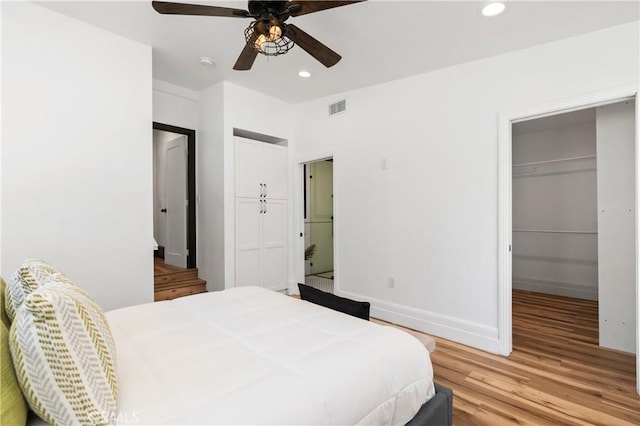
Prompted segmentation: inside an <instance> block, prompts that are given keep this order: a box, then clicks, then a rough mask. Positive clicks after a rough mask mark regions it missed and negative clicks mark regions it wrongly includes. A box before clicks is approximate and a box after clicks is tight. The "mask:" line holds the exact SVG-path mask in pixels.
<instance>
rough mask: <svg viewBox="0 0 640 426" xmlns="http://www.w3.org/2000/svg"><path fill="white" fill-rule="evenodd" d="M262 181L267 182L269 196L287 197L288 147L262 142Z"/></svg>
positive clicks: (282, 198)
mask: <svg viewBox="0 0 640 426" xmlns="http://www.w3.org/2000/svg"><path fill="white" fill-rule="evenodd" d="M262 145H263V146H262V183H264V184H266V185H267V186H266V193H267V198H278V199H281V200H284V199H286V198H287V171H288V167H287V160H288V154H287V148H286V147H283V146H279V145H270V144H266V143H263V144H262Z"/></svg>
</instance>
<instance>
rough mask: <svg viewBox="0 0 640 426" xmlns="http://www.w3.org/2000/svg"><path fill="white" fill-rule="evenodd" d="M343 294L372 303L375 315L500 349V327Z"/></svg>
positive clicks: (495, 350) (491, 349) (480, 346)
mask: <svg viewBox="0 0 640 426" xmlns="http://www.w3.org/2000/svg"><path fill="white" fill-rule="evenodd" d="M337 294H338V295H339V296H342V297H348V298H349V299H354V300H363V301H367V302H369V303H371V316H372V317H375V318H379V319H381V320H384V321H388V322H391V323H394V324H398V325H401V326H404V327H407V328H412V329H414V330H418V331H422V332H423V333H427V334H431V335H434V336H438V337H442V338H445V339H449V340H453V341H455V342H458V343H462V344H464V345H468V346H473V347H474V348H478V349H482V350H485V351H487V352H492V353H496V354H497V353H499V345H498V328H497V327H489V326H487V325H484V324H478V323H475V322H472V321H467V320H463V319H459V318H453V317H450V316H447V315H442V314H438V313H435V312H429V311H425V310H422V309H416V308H412V307H409V306H405V305H399V304H396V303H390V302H385V301H383V300H379V299H373V298H371V297H366V296H363V295H360V294H355V293H350V292H346V291H339V290H338V293H337ZM436 350H437V346H436Z"/></svg>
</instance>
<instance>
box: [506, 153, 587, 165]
mask: <svg viewBox="0 0 640 426" xmlns="http://www.w3.org/2000/svg"><path fill="white" fill-rule="evenodd" d="M592 158H596V156H595V155H584V156H582V157H568V158H558V159H555V160H544V161H533V162H531V163H517V164H513V165H512V166H511V167H521V166H535V165H536V164H552V163H562V162H565V161H579V160H589V159H592Z"/></svg>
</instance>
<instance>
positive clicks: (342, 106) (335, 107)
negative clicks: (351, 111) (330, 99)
mask: <svg viewBox="0 0 640 426" xmlns="http://www.w3.org/2000/svg"><path fill="white" fill-rule="evenodd" d="M346 109H347V101H346V100H344V99H343V100H341V101H338V102H336V103H334V104H331V105H329V115H334V114H337V113H339V112H343V111H346Z"/></svg>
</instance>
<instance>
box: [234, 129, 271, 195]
mask: <svg viewBox="0 0 640 426" xmlns="http://www.w3.org/2000/svg"><path fill="white" fill-rule="evenodd" d="M235 142H236V149H235V156H236V159H235V175H236V197H252V198H253V197H256V198H257V197H260V191H261V188H260V184H261V183H263V182H262V180H261V178H260V175H261V170H260V169H261V162H262V145H265V144H264V143H261V142H256V141H252V140H248V139H243V138H238V137H236V138H235Z"/></svg>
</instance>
